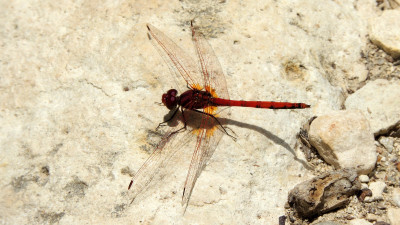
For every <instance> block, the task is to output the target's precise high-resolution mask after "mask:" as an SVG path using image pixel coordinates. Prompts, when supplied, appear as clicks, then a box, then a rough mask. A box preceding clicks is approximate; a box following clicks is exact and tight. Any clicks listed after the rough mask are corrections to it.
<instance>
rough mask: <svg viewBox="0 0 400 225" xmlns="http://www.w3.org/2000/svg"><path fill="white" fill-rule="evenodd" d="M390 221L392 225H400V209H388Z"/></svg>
mask: <svg viewBox="0 0 400 225" xmlns="http://www.w3.org/2000/svg"><path fill="white" fill-rule="evenodd" d="M388 219H389V223H390V225H400V209H399V208H389V209H388Z"/></svg>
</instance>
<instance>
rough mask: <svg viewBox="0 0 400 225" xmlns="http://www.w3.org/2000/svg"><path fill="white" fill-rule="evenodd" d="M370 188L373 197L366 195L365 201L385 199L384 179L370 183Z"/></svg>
mask: <svg viewBox="0 0 400 225" xmlns="http://www.w3.org/2000/svg"><path fill="white" fill-rule="evenodd" d="M369 189H370V190H371V191H372V197H366V198H365V200H364V201H365V202H373V201H379V200H383V195H382V193H383V191H384V190H385V189H386V184H385V182H383V181H376V182H372V183H370V184H369Z"/></svg>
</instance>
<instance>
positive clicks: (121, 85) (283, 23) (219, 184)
mask: <svg viewBox="0 0 400 225" xmlns="http://www.w3.org/2000/svg"><path fill="white" fill-rule="evenodd" d="M360 2H361V1H358V2H357V3H356V2H352V1H342V2H340V3H338V2H335V1H324V2H322V1H318V0H300V1H290V2H289V1H287V2H286V1H270V2H268V3H265V2H264V3H262V2H260V1H255V0H249V1H241V2H240V1H235V0H233V1H211V0H205V1H168V2H167V1H154V0H151V1H143V0H142V1H141V0H138V1H135V3H134V4H132V3H131V2H128V1H98V0H97V1H96V0H93V1H58V2H57V4H54V3H51V2H50V1H4V2H3V3H2V4H0V10H1V12H2V14H1V16H0V24H1V32H0V39H1V40H0V42H1V44H0V50H1V53H2V54H0V74H1V75H0V87H1V94H0V124H1V125H0V130H1V134H2V135H0V161H1V162H0V165H1V167H0V169H1V172H0V178H1V179H0V182H1V183H0V184H1V187H2V188H3V189H2V191H1V192H0V199H1V200H0V201H1V203H0V205H1V210H0V211H1V212H0V214H1V215H0V220H1V221H0V223H1V224H3V223H5V224H49V223H60V224H120V223H125V224H139V223H145V224H172V223H174V224H177V225H180V224H188V223H192V222H193V221H195V222H197V223H199V224H213V223H214V224H235V223H236V224H276V223H277V221H278V217H279V216H280V215H283V214H284V209H283V205H284V204H285V202H286V200H287V193H288V191H289V190H290V189H291V188H292V187H293V186H294V185H295V184H297V183H300V182H301V181H304V180H307V179H308V178H309V177H310V172H308V171H307V170H305V169H304V166H303V164H302V163H301V160H299V159H297V158H296V157H295V156H294V155H295V153H294V152H293V150H294V149H295V146H296V141H297V140H296V134H297V133H298V131H299V127H301V125H302V124H304V123H305V121H307V120H308V119H309V118H310V117H311V116H312V115H314V114H317V115H320V114H324V113H326V111H329V110H338V109H340V107H341V106H342V104H343V101H344V99H343V98H344V97H343V96H344V94H343V93H342V90H344V89H345V88H346V87H348V84H347V83H346V82H347V81H346V79H347V78H349V77H350V78H353V77H355V78H356V80H357V82H360V81H362V80H364V79H365V70H364V69H363V68H362V67H363V65H362V64H360V52H361V51H362V50H363V49H364V47H365V45H366V43H367V42H366V41H367V40H366V34H367V27H366V22H365V21H367V19H368V18H367V17H368V16H370V15H373V10H374V8H373V7H370V6H374V4H375V1H374V0H365V1H362V3H360ZM355 4H357V5H358V6H360V7H356V5H355ZM366 7H367V8H368V9H367V10H366V9H365V8H366ZM371 10H372V11H371ZM371 12H372V13H371ZM191 19H195V20H196V21H195V25H196V26H198V27H199V28H201V29H202V30H203V31H205V32H206V38H207V39H208V40H209V42H210V44H211V46H212V47H213V49H214V51H215V52H216V55H217V56H218V58H219V61H220V63H221V65H222V68H223V70H224V72H225V77H226V80H227V87H228V90H229V92H230V96H231V98H233V99H248V100H274V101H303V102H305V103H308V104H312V105H313V108H312V109H307V110H283V111H278V110H260V109H258V110H256V109H239V108H235V109H232V111H233V113H232V121H233V123H234V124H232V126H231V125H230V124H228V126H229V127H231V128H232V129H233V130H234V131H235V132H236V133H237V134H238V136H239V138H238V141H237V142H236V143H235V142H233V141H232V140H231V139H230V138H228V137H226V136H225V137H224V138H223V139H222V140H221V142H220V144H219V146H218V147H217V149H216V151H215V153H214V155H213V157H212V159H211V161H210V163H209V165H208V166H207V168H206V170H205V171H203V173H202V175H201V176H200V177H199V179H198V181H197V184H196V186H195V189H194V190H193V194H192V200H193V201H191V202H190V204H189V207H188V208H187V210H186V213H185V214H184V215H183V213H182V206H181V203H180V201H181V192H182V186H183V183H184V181H185V177H186V173H187V168H188V165H187V164H188V161H190V157H189V159H186V158H184V157H183V158H182V159H181V161H177V162H176V161H172V162H173V163H172V164H173V165H174V166H175V168H174V170H170V171H168V173H165V172H164V173H161V175H163V176H167V179H164V180H161V181H158V182H155V183H153V184H152V185H150V186H149V187H148V188H147V189H146V190H145V191H144V194H143V195H142V196H141V197H140V199H139V198H138V199H137V200H140V201H135V202H133V203H132V204H130V201H131V199H130V198H129V197H128V195H129V194H128V192H127V186H128V184H129V181H130V178H131V175H132V173H134V172H135V171H136V170H137V169H138V168H139V167H140V165H141V164H142V163H143V162H144V161H145V160H146V158H147V157H148V155H149V153H150V152H151V151H152V150H153V149H154V146H155V145H157V144H158V143H159V138H160V133H158V132H155V128H156V127H157V125H158V123H160V122H162V121H163V117H164V115H165V114H166V113H167V112H168V111H167V110H166V109H165V107H160V106H158V105H157V104H154V102H160V98H161V94H162V93H163V92H164V91H166V90H168V89H169V88H178V87H176V86H175V83H174V81H173V78H172V76H171V74H170V71H169V69H168V67H167V66H166V65H165V64H164V61H163V60H162V58H161V57H160V56H159V55H158V53H157V51H156V50H155V49H154V47H153V45H152V44H151V42H149V40H148V38H147V35H146V32H147V29H146V26H145V25H146V23H151V24H153V25H154V26H157V27H158V28H159V29H160V30H162V31H163V32H164V33H165V34H167V35H168V36H169V37H171V38H172V39H173V40H174V41H175V42H176V43H177V44H178V45H179V46H181V47H182V48H183V49H184V50H185V51H188V53H189V54H190V55H191V56H195V51H194V49H193V45H192V42H191V37H190V30H189V21H190V20H191ZM235 43H239V44H235ZM193 58H194V57H193ZM292 61H296V62H299V64H298V65H299V66H298V67H297V69H296V68H295V69H294V70H293V71H294V72H292V73H291V72H288V73H286V71H289V70H285V69H289V68H288V67H286V66H285V65H287V63H286V62H292ZM289 64H290V63H289ZM357 72H360V76H358V75H357V74H356V75H354V74H352V73H357ZM181 88H182V89H185V88H186V86H185V87H181ZM314 107H315V108H314ZM237 124H238V126H236V125H237ZM186 141H187V140H186V139H183V140H182V141H181V143H182V145H183V146H184V147H182V148H181V149H179V150H182V152H185V153H187V154H189V155H190V153H192V152H193V151H194V145H189V144H187V142H186ZM182 152H180V153H182ZM185 153H182V154H177V155H179V156H181V155H185ZM296 153H297V152H296ZM298 155H300V154H298ZM185 159H186V161H185ZM182 161H183V162H182ZM46 168H47V169H46ZM298 175H301V177H300V176H298ZM221 190H222V191H221ZM232 215H234V216H232Z"/></svg>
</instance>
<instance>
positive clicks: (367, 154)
mask: <svg viewBox="0 0 400 225" xmlns="http://www.w3.org/2000/svg"><path fill="white" fill-rule="evenodd" d="M309 137H310V143H311V144H312V145H313V146H314V147H315V148H316V149H317V150H318V153H319V154H320V155H321V156H322V157H323V158H324V159H325V161H326V162H328V163H329V164H331V165H333V166H335V168H355V169H356V171H357V172H358V173H359V174H368V173H369V172H371V171H372V169H373V168H374V167H375V163H376V157H377V155H376V147H375V144H374V137H373V135H372V133H371V132H370V129H369V124H368V121H367V120H366V119H365V117H364V115H363V114H362V113H361V112H360V111H358V110H351V111H339V112H335V113H332V114H329V115H324V116H320V117H318V118H316V119H315V120H314V121H313V122H312V123H311V126H310V132H309Z"/></svg>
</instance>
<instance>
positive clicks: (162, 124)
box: [156, 108, 179, 130]
mask: <svg viewBox="0 0 400 225" xmlns="http://www.w3.org/2000/svg"><path fill="white" fill-rule="evenodd" d="M178 110H179V108H176V109H175V112H174V113H173V114H172V116H171V117H170V118H169V119H167V120H166V121H164V122H162V123H159V124H158V126H157V128H156V130H158V128H160V127H162V126H165V124H166V123H168V122H169V121H171V120H172V119H173V118H174V117H175V115H176V112H178Z"/></svg>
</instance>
